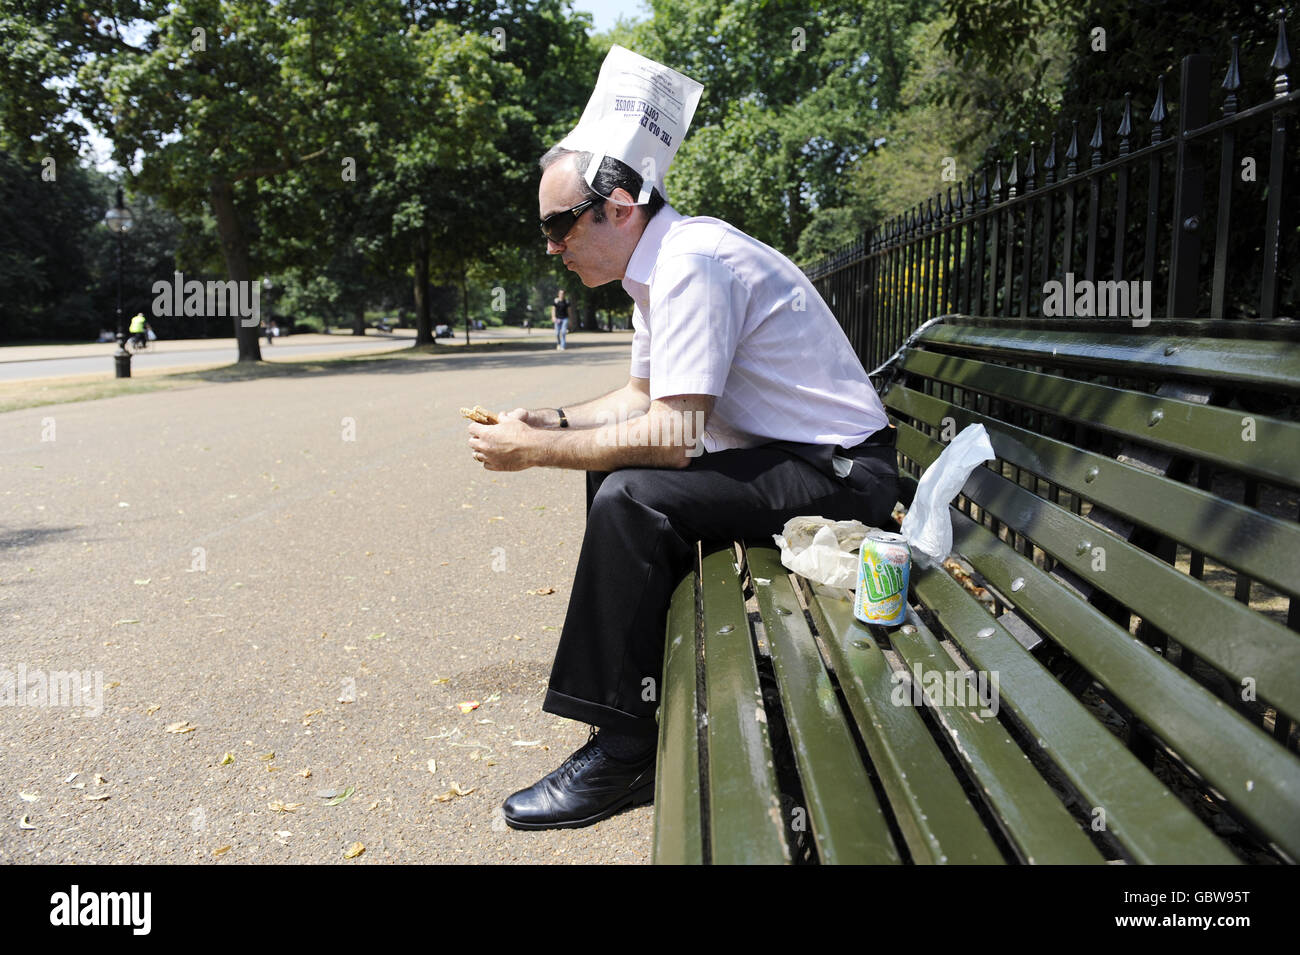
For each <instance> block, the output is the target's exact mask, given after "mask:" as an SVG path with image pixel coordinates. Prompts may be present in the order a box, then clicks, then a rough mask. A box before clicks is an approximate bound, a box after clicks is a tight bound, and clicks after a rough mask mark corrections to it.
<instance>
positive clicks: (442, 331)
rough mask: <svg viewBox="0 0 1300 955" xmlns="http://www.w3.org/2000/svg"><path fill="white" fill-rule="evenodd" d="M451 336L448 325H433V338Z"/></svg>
mask: <svg viewBox="0 0 1300 955" xmlns="http://www.w3.org/2000/svg"><path fill="white" fill-rule="evenodd" d="M452 334H453V332H452V330H451V326H450V325H435V326H434V328H433V337H434V338H451V337H452Z"/></svg>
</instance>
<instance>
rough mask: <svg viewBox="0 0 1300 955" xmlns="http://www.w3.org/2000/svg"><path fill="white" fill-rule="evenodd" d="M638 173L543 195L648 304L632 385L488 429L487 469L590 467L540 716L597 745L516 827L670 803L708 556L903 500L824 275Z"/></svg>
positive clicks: (566, 177)
mask: <svg viewBox="0 0 1300 955" xmlns="http://www.w3.org/2000/svg"><path fill="white" fill-rule="evenodd" d="M611 55H612V54H611ZM647 62H649V61H647ZM654 65H655V66H657V64H654ZM659 69H661V70H662V69H663V67H659ZM670 72H671V71H670ZM674 75H677V74H674ZM570 138H571V137H570ZM570 138H566V140H564V141H563V142H569V140H570ZM635 158H636V157H635V154H634V153H632V152H628V151H624V154H623V156H622V158H615V157H613V156H610V155H605V156H603V157H601V156H599V155H598V154H597V156H596V157H593V154H592V153H591V152H588V151H582V150H570V149H568V148H565V147H564V146H563V143H562V144H561V146H557V147H555V148H553V149H551V150H550V151H549V152H547V153H546V155H545V156H543V157H542V159H541V167H542V170H543V173H542V180H541V185H540V188H539V191H538V200H539V206H540V210H541V216H542V221H543V231H544V232H545V234H546V237H547V251H548V252H549V253H550V254H552V255H561V256H563V260H564V262H565V264H566V265H567V266H568V268H570V269H571V270H573V271H575V272H576V273H577V274H578V277H579V278H580V279H581V280H582V282H583V284H584V285H586V286H588V287H589V288H594V287H596V286H599V285H603V284H605V283H607V282H613V281H621V282H622V284H623V287H624V289H626V290H627V292H628V294H629V295H630V296H631V297H632V300H633V301H634V303H635V308H634V311H633V316H632V323H633V328H634V336H633V340H632V362H631V375H630V377H629V380H628V383H627V385H626V386H624V387H623V388H621V389H619V390H617V391H614V392H612V393H611V394H608V395H605V396H604V397H602V398H597V399H595V400H593V401H589V402H586V403H584V404H581V405H578V406H573V407H569V408H567V409H559V408H556V409H538V410H531V411H529V410H525V409H523V408H518V409H515V410H514V411H511V412H507V413H505V414H503V415H502V416H501V418H500V422H499V423H498V424H495V425H481V424H470V425H469V433H470V441H469V444H470V449H471V451H472V453H473V456H474V458H475V459H476V460H478V461H480V462H482V464H483V466H484V467H485V468H487V469H488V470H493V471H515V470H521V469H523V468H528V467H558V468H573V469H581V470H584V471H586V472H587V528H586V533H585V536H584V538H583V542H582V549H581V555H580V557H579V560H578V567H577V571H576V574H575V577H574V583H573V591H572V594H571V596H570V600H569V606H568V611H567V614H566V617H565V622H564V629H563V631H562V633H561V635H560V644H559V648H558V649H557V651H556V655H555V662H554V665H553V668H552V672H551V678H550V684H549V687H548V690H547V694H546V698H545V700H544V702H543V706H542V708H543V709H544V710H545V711H546V712H548V713H554V714H556V715H558V716H563V717H566V718H569V719H574V720H580V721H582V722H585V723H589V724H591V725H592V727H593V730H592V733H591V735H590V736H589V738H588V741H587V743H586V744H585V745H584V746H583V747H582V748H581V749H579V750H578V751H577V752H575V753H574V754H573V755H572V756H570V757H569V759H567V760H566V761H565V762H564V763H563V764H562V765H561V766H560V767H559V768H558V769H556V770H555V771H554V772H551V773H549V774H548V775H547V776H545V777H543V778H542V779H541V780H540V781H538V782H537V783H535V784H534V785H532V786H530V787H528V788H527V789H523V790H521V791H519V792H517V793H515V794H514V795H512V796H511V797H510V798H509V799H507V800H506V802H505V805H504V814H505V820H506V822H507V824H508V825H510V826H512V827H514V828H517V829H549V828H573V827H578V826H585V825H590V824H591V823H594V822H597V821H599V820H601V819H604V818H606V817H608V816H610V815H613V814H614V813H615V812H617V811H619V810H620V809H622V808H623V807H625V806H629V805H636V804H639V803H643V802H648V801H650V800H651V799H653V795H654V766H655V749H656V733H657V726H656V723H655V719H654V715H655V710H656V707H657V705H658V697H659V682H660V679H661V675H662V669H663V653H664V634H665V623H666V618H667V612H668V605H669V602H670V600H671V598H672V593H673V590H674V588H675V587H676V586H677V584H678V583H679V581H680V580H681V579H682V578H683V577H684V576H685V575H686V574H687V573H688V572H689V571H690V570H691V569H692V566H693V562H694V554H695V547H696V542H697V541H700V540H733V539H737V538H755V537H768V536H769V535H771V534H774V533H778V532H779V531H780V530H781V528H782V526H783V525H784V523H785V522H786V521H787V520H788V519H789V518H791V517H794V516H797V515H800V514H816V515H822V516H825V517H828V518H832V519H837V520H841V519H851V518H857V519H859V520H861V521H863V522H864V523H866V524H868V525H879V524H881V523H882V522H884V521H885V520H886V519H887V518H888V517H889V514H890V512H891V510H892V508H893V505H894V503H895V501H896V500H897V497H898V474H897V466H896V459H895V453H894V430H893V429H892V428H891V427H889V425H888V421H887V418H886V415H885V411H884V408H883V406H882V405H881V402H880V399H879V398H878V397H877V396H876V393H875V391H874V389H873V388H872V386H871V382H870V381H869V380H868V378H867V375H866V373H865V372H864V370H863V368H862V365H861V363H860V362H859V361H858V358H857V357H856V355H855V354H854V352H853V349H852V347H851V346H850V344H849V341H848V339H847V338H846V337H845V335H844V332H843V331H842V330H841V329H840V327H839V324H838V323H837V322H836V320H835V318H834V316H833V315H832V314H831V311H830V309H829V308H827V306H826V304H825V303H824V302H823V301H822V300H821V298H820V297H819V296H818V294H817V292H816V290H815V289H814V288H813V286H812V284H811V283H810V282H809V281H808V279H807V277H806V276H805V275H804V274H803V272H801V271H800V270H799V268H798V267H797V266H795V265H794V264H793V263H792V262H791V261H790V260H789V259H787V258H786V257H785V256H783V255H781V254H780V253H779V252H777V251H775V250H774V249H772V248H770V247H769V246H766V245H764V244H763V243H761V242H759V241H757V240H755V239H753V238H751V237H750V236H748V235H745V234H744V233H742V232H740V231H739V230H737V229H735V228H734V227H732V226H730V225H728V224H727V223H725V222H723V221H721V220H719V219H714V218H709V217H693V218H688V217H684V216H682V215H681V214H680V213H678V212H677V211H676V210H674V209H673V208H672V206H670V205H667V204H666V202H665V200H664V198H663V196H662V194H661V193H660V191H659V188H660V186H659V183H657V182H656V183H655V184H654V188H653V189H651V190H648V191H647V193H646V195H647V201H645V202H644V203H638V201H637V200H638V198H639V197H641V196H642V195H643V191H642V190H643V185H647V183H645V182H644V181H643V179H642V177H641V176H640V175H638V174H637V173H636V171H635V170H634V169H633V168H632V167H631V166H630V165H629V164H628V163H627V162H625V161H624V160H627V159H632V160H634V161H635ZM596 159H599V169H598V170H597V171H596V172H595V173H594V174H593V175H591V176H590V177H588V176H587V173H588V172H589V171H590V170H589V166H590V164H591V163H592V162H593V161H596ZM636 165H637V166H638V167H640V168H643V169H644V168H647V167H646V165H645V164H643V163H640V162H637V163H636ZM666 165H667V164H666V163H664V164H663V165H662V166H661V168H665V169H666ZM697 425H698V427H697ZM596 727H599V733H598V734H597V732H596V729H595V728H596Z"/></svg>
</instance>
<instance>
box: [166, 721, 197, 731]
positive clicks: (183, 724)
mask: <svg viewBox="0 0 1300 955" xmlns="http://www.w3.org/2000/svg"><path fill="white" fill-rule="evenodd" d="M196 729H198V727H197V726H195V725H194V724H193V723H191V722H190V721H189V720H181V721H180V722H179V723H171V724H169V725H168V726H167V727H166V730H165V732H168V733H193V732H194V731H195V730H196Z"/></svg>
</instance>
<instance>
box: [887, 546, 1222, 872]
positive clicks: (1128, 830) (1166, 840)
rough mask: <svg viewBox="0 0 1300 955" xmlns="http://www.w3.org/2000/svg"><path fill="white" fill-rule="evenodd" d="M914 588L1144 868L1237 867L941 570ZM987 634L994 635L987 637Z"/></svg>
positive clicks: (922, 571)
mask: <svg viewBox="0 0 1300 955" xmlns="http://www.w3.org/2000/svg"><path fill="white" fill-rule="evenodd" d="M912 589H913V591H914V593H915V595H916V597H917V598H918V599H919V600H920V601H921V603H922V604H923V605H924V606H926V607H928V608H929V609H930V610H931V611H932V612H933V613H934V614H935V616H936V617H937V618H938V620H939V622H940V623H941V624H942V625H943V629H944V631H945V632H946V633H947V634H948V635H949V637H950V638H951V639H952V641H953V642H954V643H955V644H957V646H958V647H959V648H960V649H961V652H962V655H963V656H964V657H966V659H968V660H970V662H971V663H972V664H973V665H975V666H976V667H979V668H980V669H983V670H987V671H997V672H998V673H999V674H1000V683H999V696H1000V698H1001V701H1002V706H1003V707H1006V708H1007V709H1009V710H1010V711H1011V712H1013V713H1014V714H1015V715H1016V717H1017V718H1018V719H1019V721H1020V723H1021V724H1022V725H1023V726H1024V727H1025V729H1026V730H1027V731H1028V732H1029V733H1030V734H1031V735H1033V736H1034V738H1035V739H1037V740H1040V741H1046V740H1051V745H1050V748H1049V747H1048V746H1043V747H1042V748H1043V749H1044V751H1045V752H1046V754H1047V755H1048V756H1049V757H1050V758H1051V759H1052V761H1053V762H1054V763H1055V764H1056V766H1057V767H1058V768H1059V769H1060V770H1061V772H1062V773H1063V774H1064V775H1065V776H1066V778H1067V779H1069V780H1070V782H1071V783H1072V784H1073V785H1074V787H1075V788H1076V789H1077V790H1078V791H1079V793H1080V795H1081V796H1082V797H1083V799H1085V800H1086V801H1087V805H1088V807H1089V808H1088V814H1089V815H1090V816H1091V817H1092V818H1094V819H1100V818H1101V817H1100V816H1098V815H1096V814H1095V812H1094V809H1095V808H1097V807H1100V808H1103V809H1104V810H1105V817H1104V820H1105V826H1106V831H1107V832H1108V833H1110V835H1112V836H1113V837H1114V838H1115V839H1116V840H1117V841H1118V842H1119V843H1120V844H1121V845H1122V846H1123V847H1124V849H1125V850H1126V851H1127V852H1129V853H1130V854H1131V855H1132V856H1133V858H1134V859H1135V860H1136V861H1138V862H1141V863H1160V864H1172V863H1180V864H1187V863H1195V864H1219V865H1225V864H1232V863H1235V862H1236V861H1237V857H1236V856H1234V855H1233V854H1232V853H1231V852H1230V851H1228V849H1227V848H1225V847H1224V846H1223V844H1222V843H1220V842H1219V840H1218V839H1217V838H1216V837H1215V835H1214V834H1213V833H1212V832H1210V830H1209V829H1207V828H1206V827H1205V826H1203V825H1202V824H1201V823H1200V821H1199V820H1197V818H1196V817H1195V816H1194V815H1193V814H1192V812H1191V811H1190V810H1189V809H1188V808H1187V807H1186V806H1184V805H1183V804H1182V803H1181V802H1179V800H1178V798H1177V797H1176V796H1174V794H1173V793H1172V792H1170V791H1169V790H1168V789H1167V788H1166V787H1165V786H1164V785H1162V784H1161V783H1160V781H1159V780H1158V779H1156V777H1155V776H1153V775H1152V774H1151V773H1150V772H1148V771H1147V769H1146V767H1144V766H1143V765H1142V764H1141V763H1140V762H1139V761H1138V760H1137V758H1136V757H1135V756H1134V755H1133V754H1132V753H1131V752H1129V750H1128V749H1127V748H1126V747H1125V746H1124V744H1123V743H1122V742H1120V741H1119V740H1118V739H1116V738H1115V736H1114V735H1112V734H1111V733H1110V731H1109V730H1107V729H1106V728H1105V726H1103V725H1102V724H1101V723H1100V722H1099V721H1098V720H1096V719H1095V718H1094V717H1093V716H1092V715H1091V714H1090V713H1089V712H1088V711H1087V710H1086V709H1085V708H1084V706H1083V704H1081V703H1080V702H1079V701H1078V700H1076V699H1075V698H1074V696H1073V695H1072V694H1071V693H1070V692H1069V691H1068V690H1067V689H1066V688H1065V687H1063V686H1062V685H1061V684H1060V683H1058V682H1057V681H1056V679H1055V678H1054V677H1053V676H1052V675H1051V673H1049V672H1048V671H1047V670H1046V669H1044V668H1043V666H1042V664H1041V663H1039V662H1038V660H1037V659H1036V658H1035V657H1034V656H1033V654H1032V653H1030V651H1028V650H1026V649H1025V648H1024V647H1023V646H1021V645H1020V643H1019V642H1018V641H1017V640H1016V639H1015V637H1013V636H1012V635H1011V634H1010V633H1008V632H1007V630H1006V629H1005V628H1003V627H1002V625H1001V624H999V623H998V622H997V621H996V620H994V619H993V618H992V617H991V616H989V613H988V611H986V610H985V609H984V608H983V607H982V606H981V605H980V604H979V603H978V601H976V600H974V599H972V598H971V596H970V594H968V593H966V591H965V590H964V589H963V588H962V586H961V584H959V583H957V581H955V580H953V579H952V577H950V576H949V575H948V574H947V573H945V572H944V571H943V570H942V569H939V568H925V567H922V566H921V565H920V564H919V563H915V562H914V563H913V565H912ZM981 633H984V634H987V635H986V636H980V634H981Z"/></svg>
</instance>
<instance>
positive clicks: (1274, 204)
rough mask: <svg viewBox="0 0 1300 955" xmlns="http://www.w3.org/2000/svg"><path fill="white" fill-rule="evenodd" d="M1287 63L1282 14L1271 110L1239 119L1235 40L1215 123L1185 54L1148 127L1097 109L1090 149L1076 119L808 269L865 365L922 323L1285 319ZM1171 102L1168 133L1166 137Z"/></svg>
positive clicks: (1202, 79)
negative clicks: (1175, 86)
mask: <svg viewBox="0 0 1300 955" xmlns="http://www.w3.org/2000/svg"><path fill="white" fill-rule="evenodd" d="M1290 62H1291V56H1290V52H1289V48H1288V46H1287V38H1286V23H1285V17H1284V16H1283V15H1282V14H1279V16H1278V29H1277V43H1276V45H1275V48H1274V51H1273V57H1272V60H1271V62H1270V63H1269V64H1268V68H1269V70H1270V76H1271V79H1272V97H1271V98H1269V99H1267V100H1265V101H1264V102H1261V103H1258V104H1256V105H1253V106H1250V107H1247V108H1244V109H1243V108H1240V104H1239V103H1238V96H1237V94H1238V91H1239V90H1240V89H1241V86H1242V83H1241V66H1240V63H1239V55H1238V44H1237V38H1236V37H1233V39H1232V42H1231V47H1230V54H1229V62H1228V65H1227V70H1226V74H1225V75H1224V79H1223V81H1222V84H1221V89H1222V90H1223V93H1222V102H1221V103H1220V105H1219V110H1220V116H1219V118H1217V119H1211V98H1212V93H1211V84H1212V76H1213V75H1214V70H1213V66H1212V62H1211V58H1210V57H1209V56H1205V55H1199V54H1198V55H1194V56H1188V57H1185V58H1184V59H1183V61H1182V69H1181V74H1180V78H1179V96H1180V99H1179V101H1178V102H1177V103H1174V102H1173V101H1172V100H1171V101H1168V102H1167V100H1166V95H1167V92H1166V89H1165V82H1164V77H1163V76H1161V77H1160V78H1159V79H1158V81H1157V84H1156V90H1155V95H1154V99H1153V101H1152V105H1151V108H1150V112H1149V114H1148V120H1147V122H1148V127H1147V129H1146V130H1144V131H1143V133H1141V134H1139V131H1138V130H1137V129H1136V128H1135V123H1134V109H1135V106H1134V103H1133V101H1132V97H1131V95H1125V97H1124V102H1123V105H1122V107H1120V106H1119V105H1118V104H1116V106H1115V109H1116V110H1117V111H1118V113H1119V118H1118V126H1117V127H1113V128H1114V129H1115V132H1114V134H1113V138H1108V137H1107V134H1106V130H1107V128H1108V127H1109V124H1108V123H1107V121H1106V115H1105V113H1106V111H1105V110H1104V109H1103V108H1100V107H1099V108H1097V110H1096V118H1095V125H1094V126H1093V129H1092V134H1091V138H1089V139H1088V141H1087V143H1086V144H1085V145H1083V146H1081V145H1080V135H1081V133H1080V128H1079V121H1078V120H1077V119H1075V120H1072V121H1071V123H1070V130H1069V132H1068V138H1067V137H1061V139H1064V141H1065V143H1066V145H1065V148H1064V151H1062V150H1061V148H1060V140H1058V134H1057V133H1056V132H1052V133H1050V137H1044V139H1043V141H1042V142H1041V144H1040V143H1033V144H1031V146H1030V148H1029V150H1028V154H1027V155H1026V156H1024V157H1023V158H1022V157H1021V156H1020V155H1019V154H1016V155H1014V156H1013V157H1012V159H1011V161H1010V162H1009V163H1008V164H1006V165H1005V166H1004V165H1003V163H1002V162H1001V161H999V162H997V163H996V164H995V166H994V168H993V170H992V175H991V177H990V170H988V169H987V168H985V169H982V170H980V171H979V172H978V173H977V174H971V175H969V176H968V177H967V179H966V181H964V182H963V181H956V182H955V184H954V185H953V186H948V187H946V189H945V192H943V193H940V194H938V195H936V196H935V197H932V198H930V199H927V200H926V202H925V203H924V204H923V205H918V206H916V207H914V208H912V209H910V210H908V211H907V212H905V213H903V214H902V215H899V216H896V217H894V218H893V219H890V220H889V221H888V222H885V223H882V224H880V225H879V226H877V227H875V228H873V229H871V230H869V231H868V232H867V233H866V234H864V236H863V237H862V238H861V239H860V240H859V241H857V242H855V243H853V244H850V245H848V246H846V247H844V248H842V249H840V250H839V251H837V252H836V253H834V254H833V255H831V256H828V257H827V258H825V259H823V260H822V261H820V262H818V263H816V264H815V265H813V266H811V267H809V268H808V269H807V270H806V271H807V274H808V275H809V278H810V279H811V280H812V281H813V283H814V284H815V285H816V287H817V289H818V291H819V292H820V293H821V295H822V297H823V298H824V299H825V300H826V302H827V303H828V304H829V305H830V306H831V309H832V311H834V313H835V315H836V316H837V318H838V319H839V321H840V324H841V325H842V326H843V328H844V330H845V332H846V334H847V335H848V337H849V340H850V341H851V342H852V343H853V345H854V347H855V349H856V350H857V352H858V355H859V357H860V358H861V359H862V362H863V364H864V365H865V366H866V367H867V368H868V369H872V368H875V367H876V366H877V365H878V364H880V363H881V362H883V361H884V360H885V359H886V358H888V357H889V356H890V355H891V354H892V353H893V352H894V350H895V349H896V348H897V347H898V346H899V345H900V344H901V343H902V342H903V340H904V339H905V338H906V337H907V335H908V334H909V333H910V332H911V331H913V330H914V329H915V328H916V327H917V326H918V325H920V324H921V323H922V322H923V321H925V320H926V319H927V318H930V317H932V316H935V315H942V314H950V313H957V314H965V315H979V316H1005V317H1016V316H1019V317H1021V318H1051V317H1053V316H1057V315H1059V316H1063V317H1066V316H1068V317H1085V316H1088V315H1094V316H1097V317H1116V316H1119V317H1125V318H1131V319H1132V320H1133V323H1134V325H1135V326H1136V327H1139V328H1140V327H1143V326H1144V325H1145V324H1146V322H1148V321H1150V319H1152V318H1161V317H1167V318H1182V319H1187V318H1215V319H1237V320H1242V321H1247V322H1248V321H1251V320H1256V321H1258V320H1266V319H1276V318H1283V317H1293V316H1295V314H1296V312H1297V307H1296V298H1297V286H1298V285H1300V283H1298V282H1297V276H1296V271H1295V270H1296V261H1297V256H1300V240H1298V236H1297V231H1296V228H1295V226H1296V220H1295V216H1294V211H1295V209H1294V207H1295V206H1296V203H1297V192H1296V190H1297V173H1298V172H1300V162H1297V143H1296V142H1295V141H1294V137H1293V141H1291V142H1288V136H1287V133H1288V127H1289V126H1290V125H1291V124H1292V123H1293V121H1294V120H1293V115H1294V113H1295V110H1296V108H1297V106H1298V105H1300V91H1294V90H1292V88H1291V87H1292V84H1291V82H1290V79H1289V76H1288V68H1289V66H1290ZM1175 107H1176V112H1177V116H1176V128H1174V129H1170V130H1166V128H1165V126H1166V121H1167V120H1170V119H1171V113H1172V112H1174V111H1175ZM1112 121H1113V120H1112ZM1171 125H1174V123H1173V122H1171ZM1143 140H1145V143H1144V142H1143ZM1041 147H1045V149H1043V148H1041ZM1108 153H1110V154H1111V155H1110V158H1107V154H1108ZM1085 154H1086V168H1083V161H1084V158H1085ZM1210 190H1213V195H1207V191H1210Z"/></svg>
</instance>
